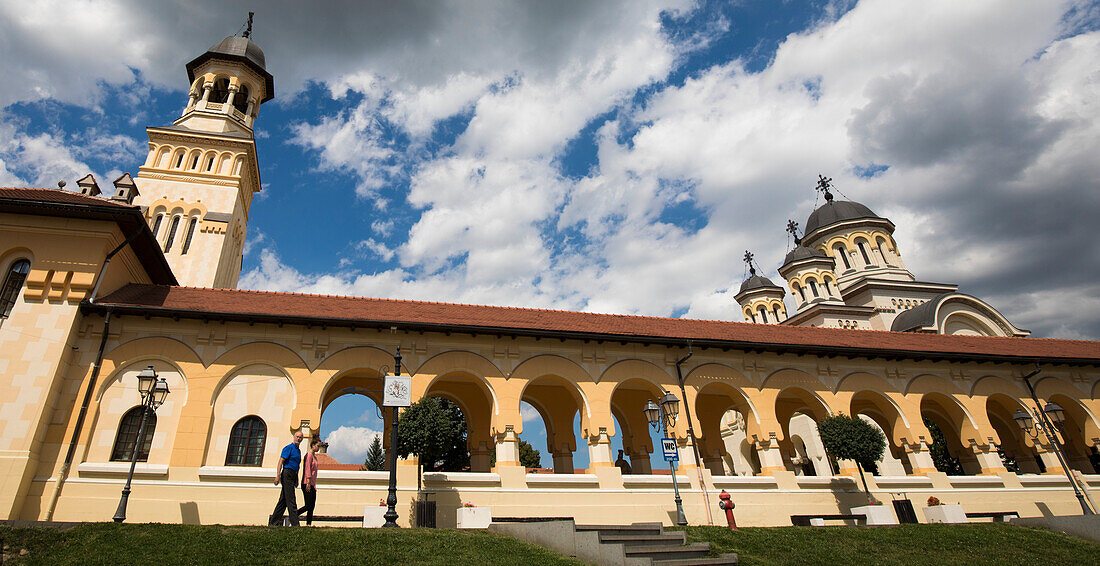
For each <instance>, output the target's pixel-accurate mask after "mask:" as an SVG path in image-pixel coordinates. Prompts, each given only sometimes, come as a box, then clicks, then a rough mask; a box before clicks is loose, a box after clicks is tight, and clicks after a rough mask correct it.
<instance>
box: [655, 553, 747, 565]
mask: <svg viewBox="0 0 1100 566" xmlns="http://www.w3.org/2000/svg"><path fill="white" fill-rule="evenodd" d="M732 564H737V555H736V554H722V555H720V556H717V557H714V558H688V559H685V560H654V561H653V566H723V565H732Z"/></svg>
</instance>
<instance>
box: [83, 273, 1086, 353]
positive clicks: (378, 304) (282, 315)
mask: <svg viewBox="0 0 1100 566" xmlns="http://www.w3.org/2000/svg"><path fill="white" fill-rule="evenodd" d="M108 307H110V308H113V309H116V310H117V311H119V312H122V313H125V312H131V313H135V314H136V313H141V314H152V315H157V314H160V315H166V316H182V317H197V318H214V319H226V320H249V321H259V322H286V323H309V324H334V325H339V324H347V325H354V326H375V327H389V326H397V327H401V328H404V329H410V330H428V331H456V332H475V333H489V334H492V333H500V334H522V335H531V336H545V337H550V336H553V337H561V338H590V339H599V340H624V341H633V342H650V343H664V344H678V345H684V344H686V342H687V341H688V340H691V341H693V343H695V344H696V345H708V346H714V347H729V348H735V349H742V350H769V351H781V352H792V353H808V354H817V355H850V356H871V357H898V358H902V357H914V356H916V357H921V358H929V357H930V358H944V359H947V358H954V359H962V360H963V361H966V360H971V359H973V360H984V361H989V360H997V361H1011V362H1017V363H1026V362H1029V361H1030V360H1044V361H1047V362H1066V363H1070V362H1072V363H1086V364H1096V363H1100V342H1092V341H1085V340H1053V339H1043V338H994V337H983V336H944V335H939V334H917V333H907V332H884V331H870V330H842V329H835V328H811V327H796V326H779V325H770V324H748V323H742V322H723V321H712V320H691V319H682V318H657V317H647V316H629V315H614V314H593V313H584V312H570V311H555V310H542V309H529V308H511V307H491V306H479V305H462V304H451V303H433V302H422V301H401V300H390V299H366V298H355V297H339V296H330V295H306V294H298V293H273V292H261V291H240V290H231V289H200V288H191V287H169V286H157V285H136V284H131V285H128V286H126V287H123V288H122V289H119V290H118V291H116V292H114V293H112V294H111V295H109V296H107V297H104V298H102V299H101V300H99V301H97V303H96V306H95V307H93V308H95V309H98V310H100V311H102V310H104V309H106V308H108Z"/></svg>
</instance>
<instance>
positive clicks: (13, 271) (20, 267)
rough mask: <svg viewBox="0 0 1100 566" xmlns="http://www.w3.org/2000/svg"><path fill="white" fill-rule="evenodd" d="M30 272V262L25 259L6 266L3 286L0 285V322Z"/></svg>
mask: <svg viewBox="0 0 1100 566" xmlns="http://www.w3.org/2000/svg"><path fill="white" fill-rule="evenodd" d="M30 272H31V262H30V260H26V259H20V260H16V261H15V263H12V264H11V267H9V268H8V273H7V275H5V276H4V286H3V287H0V324H3V321H4V320H5V319H7V318H8V315H10V314H11V309H12V307H14V306H15V301H17V300H18V299H19V291H20V290H21V289H22V288H23V283H24V282H25V281H26V280H27V274H28V273H30Z"/></svg>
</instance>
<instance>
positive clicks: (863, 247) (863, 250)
mask: <svg viewBox="0 0 1100 566" xmlns="http://www.w3.org/2000/svg"><path fill="white" fill-rule="evenodd" d="M856 245H857V246H859V253H860V255H862V256H863V263H864V264H865V265H868V266H870V265H872V263H871V255H870V254H868V253H867V242H864V241H863V240H860V241H858V242H856Z"/></svg>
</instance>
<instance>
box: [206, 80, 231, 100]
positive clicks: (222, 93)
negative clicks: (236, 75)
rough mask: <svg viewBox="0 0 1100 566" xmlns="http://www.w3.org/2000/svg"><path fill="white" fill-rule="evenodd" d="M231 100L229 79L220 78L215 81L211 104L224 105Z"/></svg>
mask: <svg viewBox="0 0 1100 566" xmlns="http://www.w3.org/2000/svg"><path fill="white" fill-rule="evenodd" d="M228 99H229V79H226V78H220V79H217V80H215V81H214V86H213V88H211V89H210V102H217V103H219V104H220V103H222V102H225V101H226V100H228Z"/></svg>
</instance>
